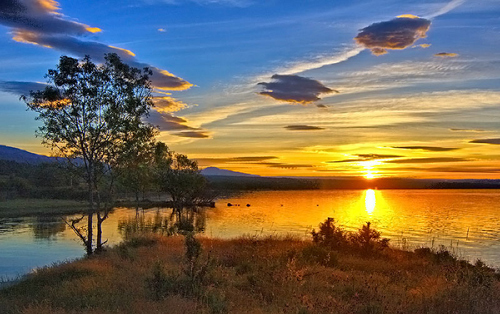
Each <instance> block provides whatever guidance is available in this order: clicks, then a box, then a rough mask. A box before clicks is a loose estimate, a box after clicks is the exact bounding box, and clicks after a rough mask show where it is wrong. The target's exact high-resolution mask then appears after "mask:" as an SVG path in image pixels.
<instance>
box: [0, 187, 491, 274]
mask: <svg viewBox="0 0 500 314" xmlns="http://www.w3.org/2000/svg"><path fill="white" fill-rule="evenodd" d="M228 203H231V204H233V205H235V206H227V204H228ZM247 204H248V205H249V206H247ZM238 205H239V206H238ZM73 217H76V216H73ZM328 217H333V218H334V219H335V220H336V222H337V224H338V225H340V226H342V227H343V228H345V229H347V230H356V229H358V228H360V227H361V226H362V225H363V224H364V223H366V222H367V221H370V222H371V223H372V226H373V227H374V228H376V229H377V230H379V231H380V232H381V233H382V236H383V237H388V238H390V239H391V242H390V243H391V244H392V245H394V246H397V247H403V248H410V249H411V248H416V247H419V246H429V247H438V246H439V245H445V246H447V247H448V248H450V249H452V250H454V251H455V252H456V253H457V254H458V255H460V256H461V257H463V258H467V259H469V260H471V261H474V260H475V259H476V258H480V259H482V260H483V261H485V262H486V263H487V264H489V265H492V266H495V267H500V234H499V232H500V190H383V191H382V190H366V191H342V190H333V191H262V192H250V193H244V194H241V195H239V196H236V197H232V198H229V199H224V200H219V201H217V202H216V207H215V208H210V209H204V210H200V211H199V212H198V213H184V214H183V215H182V216H178V215H173V214H172V209H170V208H152V209H146V210H140V211H139V212H137V211H136V210H135V209H132V208H116V209H115V210H114V211H113V213H112V214H111V215H110V217H109V218H108V219H107V220H106V221H105V222H104V224H103V234H104V238H105V239H108V244H110V245H114V244H117V243H119V242H120V241H122V239H123V237H124V235H125V234H126V233H127V232H129V231H133V230H141V229H148V230H151V231H155V232H161V233H164V234H167V235H168V234H172V233H175V232H176V230H177V229H179V228H181V229H182V228H185V227H186V226H189V225H190V224H194V227H195V229H196V231H198V232H200V233H203V234H205V235H206V236H210V237H221V238H232V237H236V236H241V235H250V236H266V235H283V234H292V235H295V236H298V237H303V238H310V232H311V230H312V228H317V226H318V224H319V223H320V222H322V221H324V220H325V219H326V218H328ZM63 218H65V219H71V218H72V216H66V217H63ZM85 224H86V223H85V220H83V221H82V222H81V226H85ZM83 254H84V247H83V245H82V243H81V241H80V240H79V239H78V238H77V237H76V236H75V235H74V233H73V231H72V230H71V229H70V228H68V227H67V226H66V224H65V223H64V221H63V220H62V218H61V217H23V218H15V219H12V218H9V219H0V278H2V277H3V278H13V277H15V276H17V275H19V274H24V273H26V272H29V271H30V270H32V269H34V268H36V267H41V266H44V265H49V264H51V263H54V262H58V261H64V260H67V259H74V258H77V257H81V256H83Z"/></svg>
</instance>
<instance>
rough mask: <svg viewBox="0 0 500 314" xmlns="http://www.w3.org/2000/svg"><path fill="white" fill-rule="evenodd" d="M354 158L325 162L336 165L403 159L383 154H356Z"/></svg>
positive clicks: (398, 156)
mask: <svg viewBox="0 0 500 314" xmlns="http://www.w3.org/2000/svg"><path fill="white" fill-rule="evenodd" d="M354 156H356V157H357V158H350V159H343V160H334V161H327V162H326V163H329V164H336V163H348V162H362V161H370V160H381V159H389V158H401V157H404V156H400V155H385V154H357V155H354Z"/></svg>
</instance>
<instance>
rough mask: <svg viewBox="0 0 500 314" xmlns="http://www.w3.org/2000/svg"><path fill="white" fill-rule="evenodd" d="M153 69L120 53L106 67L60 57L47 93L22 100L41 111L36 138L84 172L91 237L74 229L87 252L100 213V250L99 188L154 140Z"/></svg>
mask: <svg viewBox="0 0 500 314" xmlns="http://www.w3.org/2000/svg"><path fill="white" fill-rule="evenodd" d="M151 74H152V72H151V71H150V70H149V69H143V70H140V69H137V68H133V67H130V66H128V65H127V64H125V63H123V62H122V61H121V60H120V58H119V57H118V55H116V54H107V55H105V63H104V64H101V65H98V64H94V63H93V62H92V61H91V60H90V57H88V56H86V57H85V58H84V59H83V60H81V61H79V60H77V59H74V58H70V57H66V56H62V57H61V58H60V61H59V64H58V66H57V69H55V70H49V71H48V73H47V75H46V77H47V78H48V83H49V85H48V86H47V87H46V88H45V90H41V91H32V92H31V93H30V96H22V97H21V98H22V99H23V100H24V101H25V102H26V104H27V105H28V108H29V109H30V110H32V111H34V112H36V113H38V117H37V120H40V121H42V123H43V125H42V126H41V127H40V128H39V129H38V133H37V135H39V136H41V137H42V138H43V143H44V144H45V145H47V146H48V147H51V148H52V149H53V150H55V151H56V152H57V153H58V154H60V155H61V156H64V157H66V158H67V160H68V161H69V162H70V163H72V164H73V165H75V166H78V167H81V168H83V170H84V171H83V172H82V173H83V177H84V179H85V182H86V184H87V188H88V194H89V211H88V226H87V234H86V235H85V234H82V231H81V229H78V228H76V227H75V224H76V222H73V223H72V224H71V225H70V226H71V227H72V228H73V230H74V231H75V232H76V233H77V234H78V235H79V236H80V238H81V239H82V240H83V242H84V244H85V246H86V249H87V254H92V253H93V246H92V241H93V234H92V233H93V231H92V217H93V214H94V213H96V214H97V227H98V230H97V238H96V250H100V249H101V248H102V240H101V235H102V231H101V224H102V222H103V221H104V220H105V219H106V218H107V215H108V212H107V210H104V212H103V211H102V206H101V190H102V188H103V187H102V185H103V183H104V182H105V180H103V179H104V178H105V177H107V180H106V184H107V188H106V189H107V190H108V191H111V189H112V186H113V182H114V173H113V169H114V168H115V167H116V165H118V164H119V162H120V161H121V160H123V159H121V158H120V156H123V155H124V154H125V153H126V152H127V151H128V150H130V149H131V148H132V147H139V146H140V145H141V144H142V143H145V142H148V141H150V140H151V139H152V138H153V137H154V135H155V132H156V130H155V128H154V127H152V126H151V125H149V124H146V123H144V120H143V118H144V117H146V116H147V115H148V114H149V110H150V108H151V107H152V106H153V103H152V95H151V93H152V88H151V83H150V81H149V76H150V75H151Z"/></svg>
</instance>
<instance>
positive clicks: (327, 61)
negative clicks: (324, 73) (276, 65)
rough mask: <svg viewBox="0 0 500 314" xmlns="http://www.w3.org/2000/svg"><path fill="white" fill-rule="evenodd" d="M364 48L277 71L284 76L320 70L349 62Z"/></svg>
mask: <svg viewBox="0 0 500 314" xmlns="http://www.w3.org/2000/svg"><path fill="white" fill-rule="evenodd" d="M363 50H364V48H362V47H350V48H347V49H345V50H343V51H341V52H340V53H338V54H333V55H328V56H320V57H318V58H316V59H314V60H310V61H302V62H294V63H291V64H290V65H288V66H286V67H284V68H281V69H278V70H276V72H279V73H282V74H287V75H291V74H298V73H302V72H305V71H309V70H314V69H319V68H322V67H324V66H327V65H332V64H337V63H341V62H344V61H347V60H349V59H350V58H352V57H355V56H357V55H358V54H360V52H361V51H363Z"/></svg>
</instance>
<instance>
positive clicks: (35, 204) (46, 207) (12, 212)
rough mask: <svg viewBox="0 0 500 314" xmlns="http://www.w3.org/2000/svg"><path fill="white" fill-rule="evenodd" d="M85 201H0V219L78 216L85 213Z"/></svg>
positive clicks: (86, 206)
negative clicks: (61, 215) (62, 215)
mask: <svg viewBox="0 0 500 314" xmlns="http://www.w3.org/2000/svg"><path fill="white" fill-rule="evenodd" d="M87 208H88V203H87V202H84V201H73V200H58V199H29V198H21V199H12V200H4V201H0V218H6V217H22V216H35V215H59V214H76V213H80V212H83V211H85V210H86V209H87Z"/></svg>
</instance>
